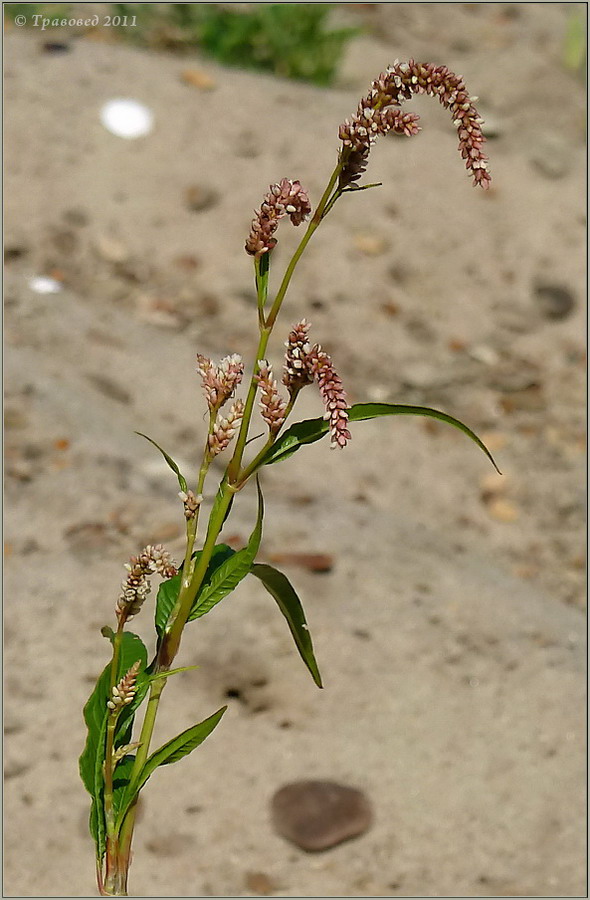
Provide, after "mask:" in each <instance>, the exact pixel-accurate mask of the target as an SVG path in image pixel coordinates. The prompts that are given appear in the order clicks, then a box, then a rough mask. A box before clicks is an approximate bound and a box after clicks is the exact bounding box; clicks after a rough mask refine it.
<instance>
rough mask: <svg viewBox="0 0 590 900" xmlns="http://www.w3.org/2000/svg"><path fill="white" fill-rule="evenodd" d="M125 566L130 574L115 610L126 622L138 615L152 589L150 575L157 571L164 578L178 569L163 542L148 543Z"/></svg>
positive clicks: (123, 585) (119, 617)
mask: <svg viewBox="0 0 590 900" xmlns="http://www.w3.org/2000/svg"><path fill="white" fill-rule="evenodd" d="M125 568H126V569H127V572H128V573H129V574H128V575H127V578H126V579H125V581H124V582H123V584H122V585H121V587H122V592H121V595H120V597H119V599H118V601H117V606H116V609H115V612H116V614H117V618H118V619H119V621H121V620H123V621H125V622H126V621H128V620H129V619H131V618H132V617H133V616H136V615H137V613H138V612H139V611H140V609H141V607H142V606H143V604H144V602H145V599H146V597H147V596H148V594H149V593H150V591H151V589H152V588H151V584H150V582H149V580H148V576H149V575H153V574H155V573H156V572H157V573H158V574H159V575H161V576H162V578H172V577H173V575H176V574H177V572H178V569H177V568H176V565H175V563H174V560H173V559H172V557H171V556H170V553H169V552H168V551H167V550H165V549H164V547H163V546H162V545H161V544H156V545H155V546H152V545H151V544H148V545H147V547H145V549H144V550H142V551H141V553H140V554H139V556H132V557H131V559H130V560H129V562H128V563H126V564H125Z"/></svg>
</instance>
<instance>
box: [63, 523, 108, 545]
mask: <svg viewBox="0 0 590 900" xmlns="http://www.w3.org/2000/svg"><path fill="white" fill-rule="evenodd" d="M64 538H65V539H66V541H67V542H68V544H69V547H70V550H72V551H73V552H75V553H86V552H92V551H95V550H96V551H98V550H103V549H104V548H105V547H107V546H108V544H109V543H110V540H109V533H108V529H107V528H106V526H105V525H103V524H102V522H81V523H80V524H79V525H72V526H71V528H67V529H66V530H65V531H64Z"/></svg>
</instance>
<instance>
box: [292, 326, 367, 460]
mask: <svg viewBox="0 0 590 900" xmlns="http://www.w3.org/2000/svg"><path fill="white" fill-rule="evenodd" d="M308 332H309V323H308V322H306V320H305V319H302V321H301V322H299V323H298V324H297V325H295V326H294V327H293V328H292V329H291V332H290V333H289V340H288V341H287V342H286V347H287V352H286V353H285V367H284V375H283V384H285V385H286V386H287V388H288V390H289V394H290V395H291V398H293V397H294V396H296V395H297V394H298V393H299V391H300V390H301V388H303V387H305V385H306V384H312V382H313V381H314V380H315V381H317V383H318V387H319V389H320V393H321V395H322V399H323V401H324V405H325V407H326V414H325V417H324V418H325V419H327V420H328V422H329V423H330V433H331V439H332V447H345V446H346V443H347V441H349V440H350V432H349V430H348V412H347V410H348V400H347V398H346V393H345V391H344V388H343V385H342V379H341V378H340V376H339V375H338V373H337V372H336V370H335V369H334V365H333V363H332V360H331V359H330V357H329V356H328V354H327V353H326V352H325V351H324V350H322V348H321V347H320V345H319V344H314V346H313V347H312V346H311V345H310V343H309V337H308Z"/></svg>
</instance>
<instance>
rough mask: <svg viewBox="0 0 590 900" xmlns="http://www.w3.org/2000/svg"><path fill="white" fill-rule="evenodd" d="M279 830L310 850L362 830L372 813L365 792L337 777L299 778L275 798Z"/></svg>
mask: <svg viewBox="0 0 590 900" xmlns="http://www.w3.org/2000/svg"><path fill="white" fill-rule="evenodd" d="M272 820H273V825H274V827H275V829H276V831H277V832H278V833H279V834H281V835H282V836H283V837H284V838H287V840H288V841H291V842H292V843H293V844H295V845H296V846H297V847H300V848H301V849H302V850H307V851H309V852H313V851H319V850H328V849H329V848H330V847H335V846H336V845H337V844H341V843H342V842H343V841H346V840H349V839H350V838H353V837H357V836H358V835H360V834H363V833H364V832H365V831H367V829H368V828H369V827H370V825H371V823H372V820H373V814H372V810H371V805H370V803H369V801H368V799H367V798H366V797H365V795H364V794H363V793H362V792H361V791H359V790H357V789H356V788H351V787H346V786H345V785H341V784H337V783H336V782H334V781H296V782H293V783H292V784H287V785H285V787H282V788H280V790H278V791H277V792H276V794H275V795H274V797H273V799H272Z"/></svg>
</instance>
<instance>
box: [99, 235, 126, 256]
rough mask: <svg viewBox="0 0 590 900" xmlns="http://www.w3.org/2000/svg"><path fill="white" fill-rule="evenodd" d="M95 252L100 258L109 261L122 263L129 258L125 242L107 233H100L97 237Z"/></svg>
mask: <svg viewBox="0 0 590 900" xmlns="http://www.w3.org/2000/svg"><path fill="white" fill-rule="evenodd" d="M96 252H97V254H98V256H100V258H101V259H104V260H105V261H106V262H110V263H124V262H127V260H128V259H129V250H128V249H127V247H126V246H125V244H123V243H122V242H121V241H118V240H117V239H116V238H113V237H109V236H108V235H101V236H100V237H99V238H98V239H97V241H96Z"/></svg>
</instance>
